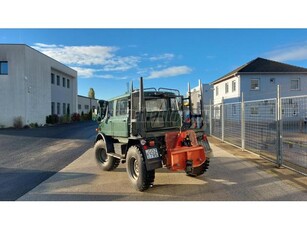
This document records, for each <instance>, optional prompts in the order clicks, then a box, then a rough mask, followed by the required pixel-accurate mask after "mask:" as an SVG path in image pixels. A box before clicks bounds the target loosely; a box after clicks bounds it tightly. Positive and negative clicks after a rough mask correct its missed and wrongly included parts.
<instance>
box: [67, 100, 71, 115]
mask: <svg viewBox="0 0 307 230" xmlns="http://www.w3.org/2000/svg"><path fill="white" fill-rule="evenodd" d="M67 115H70V104H69V103H67Z"/></svg>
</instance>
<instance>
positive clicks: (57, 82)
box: [56, 75, 60, 85]
mask: <svg viewBox="0 0 307 230" xmlns="http://www.w3.org/2000/svg"><path fill="white" fill-rule="evenodd" d="M56 84H57V85H60V76H59V75H56Z"/></svg>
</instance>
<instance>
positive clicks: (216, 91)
mask: <svg viewBox="0 0 307 230" xmlns="http://www.w3.org/2000/svg"><path fill="white" fill-rule="evenodd" d="M218 95H219V87H218V86H217V87H215V96H218Z"/></svg>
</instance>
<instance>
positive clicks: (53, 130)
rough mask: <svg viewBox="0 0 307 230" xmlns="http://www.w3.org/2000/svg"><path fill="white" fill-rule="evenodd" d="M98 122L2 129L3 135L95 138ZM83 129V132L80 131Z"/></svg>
mask: <svg viewBox="0 0 307 230" xmlns="http://www.w3.org/2000/svg"><path fill="white" fill-rule="evenodd" d="M97 126H98V124H97V122H95V121H81V122H74V123H67V124H58V125H53V126H43V127H38V128H22V129H15V128H6V129H0V137H1V135H9V136H19V137H20V136H21V137H39V138H59V139H81V140H89V139H90V140H93V141H94V137H95V135H96V131H95V129H96V128H97ZM80 130H82V132H80Z"/></svg>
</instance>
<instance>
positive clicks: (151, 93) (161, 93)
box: [108, 90, 176, 101]
mask: <svg viewBox="0 0 307 230" xmlns="http://www.w3.org/2000/svg"><path fill="white" fill-rule="evenodd" d="M133 92H134V93H138V92H139V90H134V91H133ZM129 96H130V92H129V93H125V94H123V95H120V96H117V97H112V98H110V99H109V100H108V101H115V100H118V99H122V98H126V97H129ZM144 96H145V98H146V97H176V94H175V93H173V92H169V91H153V90H152V91H146V90H145V91H144Z"/></svg>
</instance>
